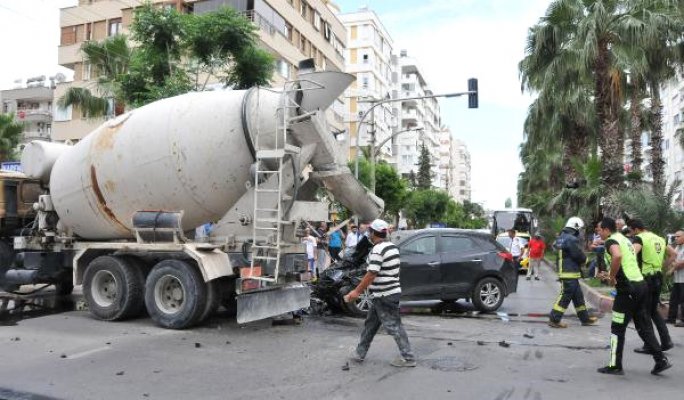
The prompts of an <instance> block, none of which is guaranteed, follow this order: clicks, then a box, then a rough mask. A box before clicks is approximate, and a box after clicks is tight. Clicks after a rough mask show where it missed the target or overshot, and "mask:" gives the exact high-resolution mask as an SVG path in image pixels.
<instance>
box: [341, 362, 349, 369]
mask: <svg viewBox="0 0 684 400" xmlns="http://www.w3.org/2000/svg"><path fill="white" fill-rule="evenodd" d="M342 371H349V361H347V362H346V363H344V365H343V366H342Z"/></svg>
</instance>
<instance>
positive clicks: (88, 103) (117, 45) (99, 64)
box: [57, 35, 131, 118]
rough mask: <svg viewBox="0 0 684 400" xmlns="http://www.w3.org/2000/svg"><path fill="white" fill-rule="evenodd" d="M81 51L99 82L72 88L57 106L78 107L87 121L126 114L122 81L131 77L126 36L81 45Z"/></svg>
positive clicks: (60, 99)
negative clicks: (126, 77) (88, 119)
mask: <svg viewBox="0 0 684 400" xmlns="http://www.w3.org/2000/svg"><path fill="white" fill-rule="evenodd" d="M81 51H82V52H83V57H84V61H85V62H86V63H87V65H89V66H88V68H90V71H91V72H90V73H91V74H92V75H93V76H96V77H97V79H95V80H94V84H91V83H90V82H89V83H88V86H86V87H76V86H72V87H70V88H69V89H67V91H66V92H65V93H64V95H63V96H62V97H60V98H59V99H58V101H57V105H58V106H59V107H60V108H67V107H69V106H75V107H78V108H80V109H81V112H82V113H83V115H84V116H85V117H88V118H98V117H104V116H107V115H118V114H121V113H123V110H124V103H125V99H124V95H123V92H122V88H121V81H122V80H123V79H125V76H126V75H127V74H128V69H129V65H130V60H131V49H130V48H129V46H128V42H127V40H126V37H124V36H123V35H116V36H112V37H109V38H107V39H105V40H103V41H101V42H95V41H86V42H83V44H82V45H81Z"/></svg>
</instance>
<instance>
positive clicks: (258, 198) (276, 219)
mask: <svg viewBox="0 0 684 400" xmlns="http://www.w3.org/2000/svg"><path fill="white" fill-rule="evenodd" d="M299 82H300V81H289V82H286V83H285V89H284V90H283V92H282V94H283V96H282V97H283V99H284V100H283V104H282V105H281V106H280V107H278V108H277V110H276V119H277V121H278V123H277V128H276V137H275V140H273V141H272V146H268V148H264V146H262V144H261V143H260V140H259V137H260V134H259V130H258V129H257V134H256V138H255V143H254V147H255V149H256V171H255V174H254V214H252V215H253V216H254V222H253V225H252V227H253V230H252V260H251V268H250V277H252V278H253V279H258V280H261V281H266V282H276V281H277V279H278V273H279V270H280V261H281V250H282V246H281V242H282V231H283V230H282V228H283V224H284V223H286V221H283V217H284V215H283V197H284V196H283V179H282V178H283V166H284V164H285V159H286V157H288V156H291V155H294V154H299V151H300V148H299V147H297V146H293V145H291V144H288V143H287V136H288V132H289V130H290V127H291V125H292V124H293V123H295V122H299V121H302V120H305V119H307V118H310V117H311V116H312V115H314V114H315V112H308V113H304V114H301V115H297V116H293V117H289V116H288V115H289V114H290V113H289V110H291V109H296V108H298V107H299V105H298V104H296V103H295V102H294V101H293V100H292V96H291V93H293V92H296V91H304V90H317V89H323V88H324V87H323V86H322V85H320V84H318V83H316V82H312V81H307V82H309V83H311V84H312V85H313V86H314V87H312V88H308V89H302V88H301V86H300V84H299ZM266 90H268V89H266ZM269 164H270V165H271V166H272V167H271V168H269V167H268V165H269ZM274 176H275V180H276V181H277V184H276V185H277V188H276V189H274V188H272V187H270V188H262V187H261V182H265V181H269V180H271V179H273V177H274ZM295 179H297V177H295ZM274 197H275V198H276V199H277V200H276V205H275V208H274V206H273V198H274ZM274 234H275V235H274ZM263 237H269V238H273V239H274V240H273V241H263V240H262V238H263ZM271 262H275V269H274V273H273V277H272V278H270V277H255V276H254V267H255V266H258V265H261V266H262V270H263V269H264V267H265V266H266V265H268V264H269V263H271Z"/></svg>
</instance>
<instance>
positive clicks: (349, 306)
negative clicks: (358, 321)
mask: <svg viewBox="0 0 684 400" xmlns="http://www.w3.org/2000/svg"><path fill="white" fill-rule="evenodd" d="M353 289H354V288H353V287H351V286H345V287H343V288H342V289H340V302H341V304H342V311H344V313H345V314H347V315H349V316H351V317H356V318H366V315H367V314H368V310H370V307H371V298H370V295H369V293H368V289H366V290H365V291H364V292H363V293H361V295H360V296H359V297H358V298H357V299H356V300H354V301H352V302H351V303H346V302H345V301H344V299H343V297H344V295H346V294H347V293H349V292H351V291H352V290H353Z"/></svg>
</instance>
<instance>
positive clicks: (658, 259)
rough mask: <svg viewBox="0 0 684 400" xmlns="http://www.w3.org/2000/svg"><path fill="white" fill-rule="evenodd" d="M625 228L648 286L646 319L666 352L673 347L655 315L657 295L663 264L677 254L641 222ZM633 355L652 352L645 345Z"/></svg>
mask: <svg viewBox="0 0 684 400" xmlns="http://www.w3.org/2000/svg"><path fill="white" fill-rule="evenodd" d="M628 225H629V227H630V229H632V230H633V231H634V240H633V246H634V251H635V252H636V254H637V261H638V263H639V269H641V274H642V275H643V276H644V280H645V281H646V284H647V285H648V292H647V295H646V319H647V320H649V321H653V324H655V327H656V328H657V330H658V335H659V336H660V348H661V350H662V351H668V350H670V349H671V348H672V347H674V344H673V343H672V339H671V338H670V332H669V331H668V329H667V325H665V320H664V319H663V317H662V316H661V315H660V313H659V312H658V304H660V292H661V290H662V287H663V262H665V258H666V257H670V258H669V259H668V264H669V263H670V261H671V260H672V259H674V257H676V255H677V254H676V252H675V251H674V250H673V249H672V248H669V247H667V243H666V242H665V239H664V238H662V237H660V236H658V235H656V234H655V233H653V232H651V231H649V230H647V229H646V227H645V225H644V223H643V222H641V221H640V220H638V219H635V220H631V221H629V222H628ZM634 351H635V352H637V353H641V354H651V349H650V348H648V346H646V344H645V343H644V346H643V347H640V348H636V349H634Z"/></svg>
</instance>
